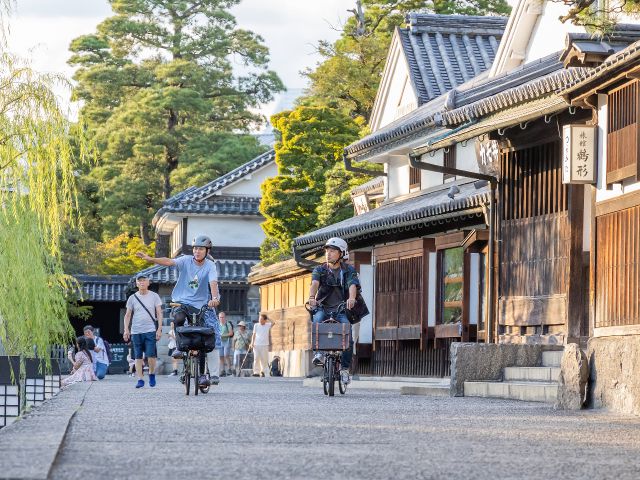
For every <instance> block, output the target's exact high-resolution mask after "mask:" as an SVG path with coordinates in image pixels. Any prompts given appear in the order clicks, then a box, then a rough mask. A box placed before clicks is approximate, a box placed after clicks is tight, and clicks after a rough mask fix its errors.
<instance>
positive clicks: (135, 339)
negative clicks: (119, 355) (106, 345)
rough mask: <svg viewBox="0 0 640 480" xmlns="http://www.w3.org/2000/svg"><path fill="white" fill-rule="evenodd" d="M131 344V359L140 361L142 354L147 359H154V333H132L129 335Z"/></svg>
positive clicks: (155, 354) (155, 355)
mask: <svg viewBox="0 0 640 480" xmlns="http://www.w3.org/2000/svg"><path fill="white" fill-rule="evenodd" d="M131 342H132V343H133V357H134V358H135V359H136V360H141V359H142V353H143V352H144V354H145V355H146V356H147V358H156V357H157V356H158V354H157V353H156V332H147V333H134V334H133V335H131Z"/></svg>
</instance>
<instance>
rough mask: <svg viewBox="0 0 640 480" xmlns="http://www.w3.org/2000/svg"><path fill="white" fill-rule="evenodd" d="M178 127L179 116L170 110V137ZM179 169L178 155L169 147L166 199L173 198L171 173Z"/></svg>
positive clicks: (167, 151) (166, 163)
mask: <svg viewBox="0 0 640 480" xmlns="http://www.w3.org/2000/svg"><path fill="white" fill-rule="evenodd" d="M176 125H178V114H177V113H176V112H175V111H174V110H172V109H171V110H169V118H168V119H167V131H168V132H169V135H172V134H173V131H174V130H175V128H176ZM176 168H178V154H177V152H176V151H175V149H174V148H173V147H167V148H166V153H165V171H164V187H163V190H164V192H163V193H164V199H165V200H166V199H168V198H170V197H171V192H172V190H173V188H172V187H171V172H173V171H174V170H175V169H176Z"/></svg>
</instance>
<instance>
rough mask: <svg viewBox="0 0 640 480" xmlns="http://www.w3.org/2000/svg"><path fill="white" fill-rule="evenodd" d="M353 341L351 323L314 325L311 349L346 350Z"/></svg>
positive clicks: (312, 327)
mask: <svg viewBox="0 0 640 480" xmlns="http://www.w3.org/2000/svg"><path fill="white" fill-rule="evenodd" d="M350 341H351V324H349V323H322V322H321V323H312V324H311V348H312V349H313V350H346V349H347V348H349V342H350Z"/></svg>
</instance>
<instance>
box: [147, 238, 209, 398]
mask: <svg viewBox="0 0 640 480" xmlns="http://www.w3.org/2000/svg"><path fill="white" fill-rule="evenodd" d="M191 246H192V248H193V256H191V255H183V256H181V257H178V258H166V257H158V258H155V257H150V256H149V255H147V254H146V253H144V252H137V253H136V256H137V257H138V258H141V259H143V260H146V261H147V262H152V263H155V264H157V265H164V266H167V267H174V266H175V267H176V270H177V271H178V279H177V280H176V284H175V286H174V287H173V292H171V300H172V302H174V303H179V304H180V305H181V306H180V307H177V308H175V309H174V311H173V320H174V324H175V326H176V327H180V326H182V325H184V323H185V321H186V319H187V315H188V314H191V313H192V312H198V311H199V310H200V309H201V308H202V307H204V306H205V305H206V306H208V307H209V308H208V309H207V310H206V312H205V317H204V324H205V325H206V326H207V327H211V328H213V330H214V332H215V336H216V344H215V349H214V350H213V351H212V352H211V353H210V354H209V355H207V356H206V357H205V356H204V355H201V356H200V371H201V372H204V371H205V362H207V358H208V360H209V361H208V366H209V372H210V375H211V378H209V375H207V374H202V375H200V378H199V379H198V385H200V386H208V385H210V384H211V383H213V384H214V385H217V384H218V381H219V378H218V373H219V370H220V355H219V353H218V352H219V351H220V346H221V343H220V323H219V322H218V316H217V314H216V311H215V307H217V306H218V305H220V292H219V290H218V270H217V268H216V264H215V262H214V261H213V260H212V259H210V257H209V252H210V251H211V248H212V247H213V242H212V241H211V239H210V238H209V237H208V236H207V235H198V236H196V237H195V238H194V239H193V242H191ZM183 355H184V352H181V351H179V350H178V349H176V350H174V352H173V357H174V358H182V357H183Z"/></svg>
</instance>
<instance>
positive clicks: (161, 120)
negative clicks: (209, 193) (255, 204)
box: [69, 0, 283, 244]
mask: <svg viewBox="0 0 640 480" xmlns="http://www.w3.org/2000/svg"><path fill="white" fill-rule="evenodd" d="M237 3H239V0H190V1H187V0H185V1H180V2H176V1H175V0H111V6H112V9H113V11H114V13H115V15H114V16H112V17H110V18H108V19H106V20H104V21H103V22H102V23H101V24H99V25H98V27H97V31H96V33H94V34H91V35H85V36H82V37H79V38H77V39H75V40H74V41H73V42H72V43H71V47H70V48H71V51H72V52H73V55H72V57H71V58H70V60H69V63H70V64H71V65H74V66H77V67H78V70H77V72H76V75H75V77H74V78H75V79H76V80H77V82H78V85H77V87H76V89H75V91H74V96H75V98H76V99H77V100H82V101H83V108H82V110H81V118H82V119H83V120H84V121H85V122H86V124H87V125H88V129H89V133H90V135H91V136H92V138H94V139H95V141H96V145H97V146H98V149H99V151H100V159H99V160H100V161H99V165H98V166H97V167H96V168H95V169H94V170H93V171H92V172H91V174H90V176H91V177H92V178H93V179H94V180H96V181H97V182H98V183H99V185H100V187H101V194H100V201H99V214H100V216H101V218H102V220H103V221H104V228H105V233H106V234H107V235H109V236H113V235H116V234H118V233H120V232H127V233H131V234H139V235H140V236H141V237H142V238H143V240H144V242H145V243H146V244H148V243H149V242H150V240H151V238H150V230H151V228H150V219H151V217H152V215H153V213H154V212H155V211H156V210H157V209H158V208H159V207H160V205H161V203H162V200H163V199H167V198H169V197H170V196H171V195H172V194H173V193H175V188H176V186H180V187H183V186H185V185H187V184H189V183H190V180H189V179H190V174H192V173H194V172H196V173H197V174H198V175H199V176H198V179H204V177H205V176H206V175H207V173H209V175H210V176H208V177H207V178H206V181H208V180H211V179H212V178H213V177H214V176H215V175H216V174H217V173H219V172H223V171H225V170H227V169H230V168H233V167H235V166H237V165H239V164H241V163H243V162H245V161H247V160H249V159H250V158H251V157H252V156H254V154H255V153H256V152H258V153H259V148H257V145H256V144H255V142H253V141H249V139H248V137H246V136H237V138H233V134H231V133H229V132H242V131H246V130H247V129H249V128H250V127H252V126H255V125H257V124H259V123H260V122H261V121H262V119H261V118H260V116H259V115H257V114H255V113H253V112H252V109H254V108H255V107H257V106H259V104H261V103H264V102H267V101H269V100H271V98H272V95H273V93H274V92H277V91H280V90H282V89H283V86H282V83H281V81H280V79H279V78H278V77H277V75H276V74H275V73H274V72H272V71H269V70H267V65H268V60H269V58H268V50H267V48H266V47H265V46H264V45H263V43H262V39H261V38H260V37H259V36H257V35H255V34H254V33H252V32H249V31H247V30H242V29H239V28H237V26H236V23H235V19H234V17H233V16H232V15H231V14H230V13H229V9H230V8H231V7H232V6H234V5H236V4H237ZM234 59H235V60H236V62H237V63H241V64H242V66H243V67H244V68H245V69H246V72H247V73H246V74H245V75H235V74H234V72H233V60H234ZM252 142H253V143H252ZM231 145H235V146H236V147H239V148H238V149H237V154H236V155H234V156H232V157H231V158H229V157H225V158H222V157H223V155H224V153H225V152H228V151H230V150H232V147H231ZM245 155H246V157H245ZM233 161H235V162H236V163H235V164H233ZM202 169H211V170H210V171H209V172H206V171H205V172H204V173H203V172H202ZM181 170H182V171H181Z"/></svg>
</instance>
